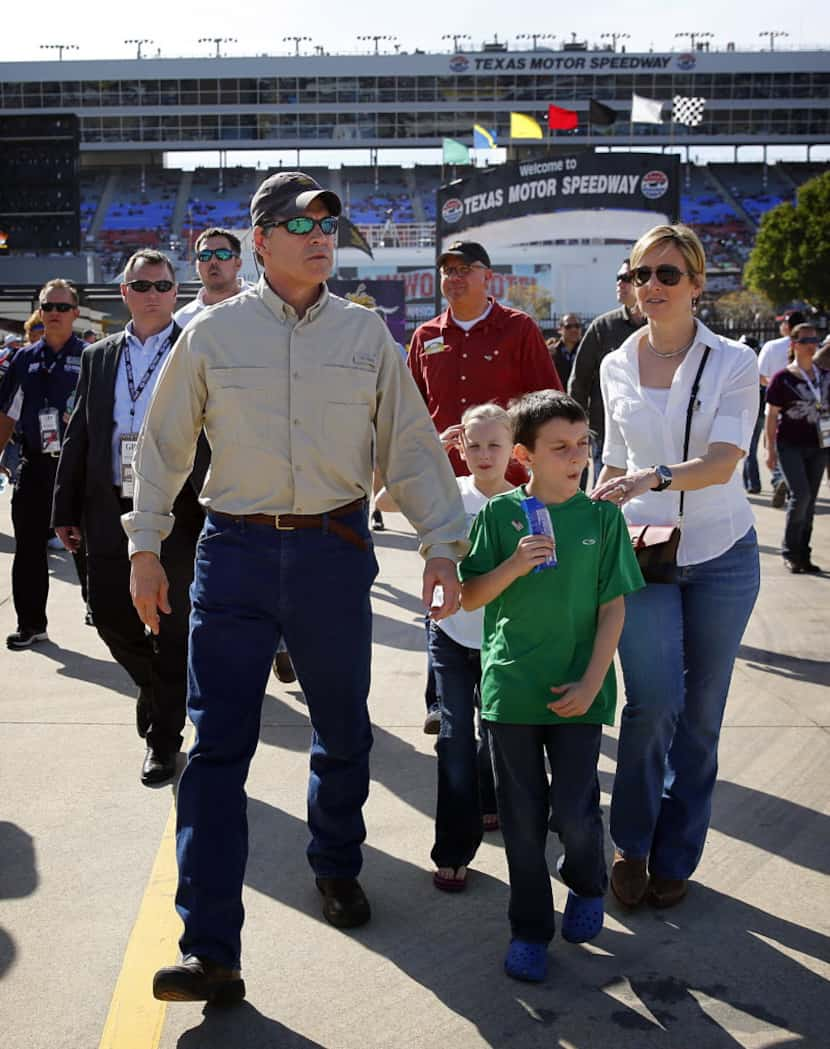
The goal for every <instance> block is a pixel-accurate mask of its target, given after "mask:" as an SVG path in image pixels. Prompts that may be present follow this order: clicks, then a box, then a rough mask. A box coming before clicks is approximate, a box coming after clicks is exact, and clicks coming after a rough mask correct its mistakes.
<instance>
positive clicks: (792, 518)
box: [778, 441, 827, 564]
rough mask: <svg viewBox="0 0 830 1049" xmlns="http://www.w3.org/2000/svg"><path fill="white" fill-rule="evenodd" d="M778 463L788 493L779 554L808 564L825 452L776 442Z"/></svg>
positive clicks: (825, 458) (825, 464)
mask: <svg viewBox="0 0 830 1049" xmlns="http://www.w3.org/2000/svg"><path fill="white" fill-rule="evenodd" d="M778 461H779V463H780V464H781V472H782V473H783V474H784V479H785V480H786V482H787V488H789V490H790V494H789V497H788V499H787V523H786V525H785V526H784V542H783V543H782V544H781V553H782V555H783V556H784V557H786V558H787V560H788V561H795V562H796V564H808V563H809V561H810V555H811V553H812V547H811V546H810V540H811V539H812V536H813V517H814V515H815V512H816V499H817V498H818V493H819V488H820V487H821V478H822V476H823V474H824V469H825V467H826V466H827V449H826V448H819V447H818V446H816V447H814V448H805V447H804V446H803V445H800V444H785V443H784V442H782V441H779V442H778Z"/></svg>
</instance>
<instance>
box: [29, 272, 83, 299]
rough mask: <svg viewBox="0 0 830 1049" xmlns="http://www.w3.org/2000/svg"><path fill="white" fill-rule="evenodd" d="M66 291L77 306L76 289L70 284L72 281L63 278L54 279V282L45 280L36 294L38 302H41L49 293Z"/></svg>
mask: <svg viewBox="0 0 830 1049" xmlns="http://www.w3.org/2000/svg"><path fill="white" fill-rule="evenodd" d="M59 290H63V291H68V292H69V294H70V295H71V296H72V302H73V304H74V305H75V306H77V305H78V303H79V299H78V289H77V288H76V287H75V285H74V284H73V283H72V281H69V280H64V279H63V277H55V278H54V280H47V282H46V283H45V284H44V285H43V287H42V288H41V289H40V291H39V292H38V293H37V298H38V302H43V301H44V299H45V298H46V296H47V295H48V294H49V292H50V291H59Z"/></svg>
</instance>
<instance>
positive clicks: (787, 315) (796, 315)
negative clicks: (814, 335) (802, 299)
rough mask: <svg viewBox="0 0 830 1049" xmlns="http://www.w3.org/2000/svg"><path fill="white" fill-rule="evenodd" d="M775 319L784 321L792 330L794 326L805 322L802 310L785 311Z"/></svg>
mask: <svg viewBox="0 0 830 1049" xmlns="http://www.w3.org/2000/svg"><path fill="white" fill-rule="evenodd" d="M775 319H776V320H777V321H786V322H787V324H789V326H790V327H791V328H794V327H795V326H796V324H803V323H804V322H805V321H806V320H807V318H806V317H805V316H804V311H803V310H786V311H785V312H784V313H782V314H781V316H780V317H776V318H775Z"/></svg>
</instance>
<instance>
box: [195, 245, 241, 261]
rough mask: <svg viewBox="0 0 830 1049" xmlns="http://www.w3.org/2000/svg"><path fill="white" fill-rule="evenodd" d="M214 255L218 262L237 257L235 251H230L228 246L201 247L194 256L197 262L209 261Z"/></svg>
mask: <svg viewBox="0 0 830 1049" xmlns="http://www.w3.org/2000/svg"><path fill="white" fill-rule="evenodd" d="M214 255H215V256H216V258H217V259H218V260H219V261H220V262H227V261H228V260H229V259H238V258H239V255H238V254H237V253H236V252H235V251H231V249H230V248H202V250H201V251H197V252H196V258H197V259H198V260H199V262H210V260H211V259H212V258H213V256H214Z"/></svg>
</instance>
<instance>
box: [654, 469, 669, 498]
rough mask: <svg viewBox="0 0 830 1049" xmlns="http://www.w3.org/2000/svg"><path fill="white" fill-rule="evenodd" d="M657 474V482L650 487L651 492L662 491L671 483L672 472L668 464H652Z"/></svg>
mask: <svg viewBox="0 0 830 1049" xmlns="http://www.w3.org/2000/svg"><path fill="white" fill-rule="evenodd" d="M652 470H654V472H655V473H656V474H657V479H658V483H657V484H656V485H654V487H653V488H652V489H651V490H652V492H662V491H664V490H665V489H666V488H668V487H669V485H670V484H671V479H672V472H671V470H670V469H669V468H668V466H652Z"/></svg>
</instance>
